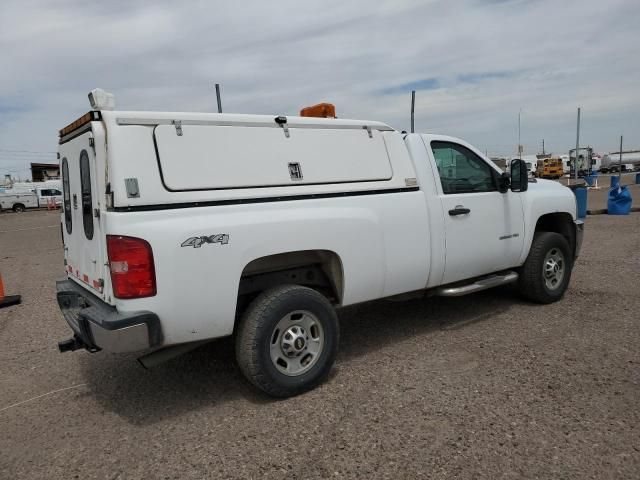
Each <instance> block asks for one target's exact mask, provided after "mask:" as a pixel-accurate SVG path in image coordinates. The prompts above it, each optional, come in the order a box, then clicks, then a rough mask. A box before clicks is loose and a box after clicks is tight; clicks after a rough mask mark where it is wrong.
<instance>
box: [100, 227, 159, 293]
mask: <svg viewBox="0 0 640 480" xmlns="http://www.w3.org/2000/svg"><path fill="white" fill-rule="evenodd" d="M107 255H108V256H109V269H110V270H111V284H112V287H113V295H114V296H115V297H116V298H123V299H130V298H142V297H153V296H154V295H155V294H156V272H155V268H154V266H153V250H151V245H149V242H147V241H146V240H142V239H141V238H135V237H123V236H120V235H107Z"/></svg>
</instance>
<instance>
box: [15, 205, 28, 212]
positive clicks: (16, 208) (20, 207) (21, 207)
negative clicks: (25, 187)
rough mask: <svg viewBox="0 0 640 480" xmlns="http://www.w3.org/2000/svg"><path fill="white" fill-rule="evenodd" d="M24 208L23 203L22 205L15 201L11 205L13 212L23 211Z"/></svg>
mask: <svg viewBox="0 0 640 480" xmlns="http://www.w3.org/2000/svg"><path fill="white" fill-rule="evenodd" d="M25 210H26V209H25V207H24V205H23V204H21V203H16V204H15V205H14V206H13V211H14V212H16V213H19V212H24V211H25Z"/></svg>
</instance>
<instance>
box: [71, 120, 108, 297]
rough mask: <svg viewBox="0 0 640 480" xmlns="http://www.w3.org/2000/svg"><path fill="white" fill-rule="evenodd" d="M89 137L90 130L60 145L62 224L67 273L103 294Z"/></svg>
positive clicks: (101, 247)
mask: <svg viewBox="0 0 640 480" xmlns="http://www.w3.org/2000/svg"><path fill="white" fill-rule="evenodd" d="M90 138H91V132H87V133H85V134H83V135H80V136H79V137H76V138H74V139H73V140H71V141H69V142H67V143H64V144H62V145H60V158H61V160H60V166H61V174H62V186H63V188H62V190H63V192H62V194H63V209H62V210H63V212H62V225H63V237H64V244H65V261H66V268H67V274H68V276H69V277H70V278H72V279H74V280H75V281H76V282H78V283H81V284H82V285H84V286H85V287H86V288H88V289H91V290H92V291H93V293H94V294H96V295H98V296H101V297H102V293H103V279H104V271H105V266H104V263H105V256H104V249H105V246H104V238H103V235H102V232H101V224H100V221H99V220H100V219H99V216H98V211H99V189H98V184H97V175H96V161H95V154H94V151H93V149H92V148H91V146H90V144H89V139H90Z"/></svg>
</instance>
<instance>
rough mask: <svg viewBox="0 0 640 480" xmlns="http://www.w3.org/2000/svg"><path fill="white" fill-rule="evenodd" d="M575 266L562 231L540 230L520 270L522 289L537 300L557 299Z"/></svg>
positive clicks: (529, 297)
mask: <svg viewBox="0 0 640 480" xmlns="http://www.w3.org/2000/svg"><path fill="white" fill-rule="evenodd" d="M572 268H573V257H572V255H571V249H570V248H569V244H568V243H567V240H566V239H565V238H564V237H563V236H562V235H560V234H559V233H555V232H537V233H536V234H535V235H534V237H533V242H532V244H531V249H530V250H529V256H528V257H527V260H526V261H525V263H524V265H523V266H522V269H521V271H520V277H519V280H518V287H519V290H520V293H521V294H522V295H524V296H525V297H526V298H528V299H529V300H533V301H534V302H538V303H552V302H555V301H557V300H559V299H561V298H562V296H563V295H564V292H565V291H566V290H567V286H568V285H569V280H570V279H571V270H572Z"/></svg>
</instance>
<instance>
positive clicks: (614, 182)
mask: <svg viewBox="0 0 640 480" xmlns="http://www.w3.org/2000/svg"><path fill="white" fill-rule="evenodd" d="M618 185H620V177H619V176H618V175H611V188H613V187H617V186H618Z"/></svg>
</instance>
